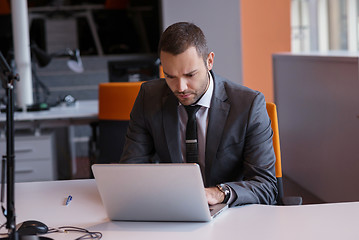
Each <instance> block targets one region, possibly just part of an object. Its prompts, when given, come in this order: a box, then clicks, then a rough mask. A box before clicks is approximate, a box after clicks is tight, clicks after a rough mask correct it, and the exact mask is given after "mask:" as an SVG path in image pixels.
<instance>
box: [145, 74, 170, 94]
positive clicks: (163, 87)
mask: <svg viewBox="0 0 359 240" xmlns="http://www.w3.org/2000/svg"><path fill="white" fill-rule="evenodd" d="M141 90H142V91H144V92H145V94H146V95H147V96H149V95H150V96H152V95H154V96H160V95H167V94H168V93H169V88H168V86H167V84H166V81H165V79H163V78H160V79H154V80H149V81H146V82H144V83H143V84H142V86H141Z"/></svg>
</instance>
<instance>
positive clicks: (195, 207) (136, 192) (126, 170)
mask: <svg viewBox="0 0 359 240" xmlns="http://www.w3.org/2000/svg"><path fill="white" fill-rule="evenodd" d="M92 171H93V174H94V176H95V180H96V184H97V188H98V190H99V193H100V195H101V198H102V202H103V204H104V206H105V209H106V211H107V215H108V217H109V218H110V219H111V220H120V221H193V222H197V221H199V222H205V221H210V220H211V219H212V218H213V217H215V216H217V215H218V214H219V213H221V212H223V210H225V209H227V208H228V206H227V205H226V204H218V205H215V206H208V203H207V199H206V195H205V191H204V186H203V181H202V177H201V171H200V168H199V166H198V165H197V164H94V165H92Z"/></svg>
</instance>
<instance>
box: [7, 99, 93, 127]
mask: <svg viewBox="0 0 359 240" xmlns="http://www.w3.org/2000/svg"><path fill="white" fill-rule="evenodd" d="M97 116H98V100H81V101H77V102H76V103H75V105H73V106H56V107H52V108H50V109H49V110H45V111H37V112H15V113H14V120H15V123H16V124H15V128H16V127H17V126H18V125H20V124H21V123H22V122H40V124H43V123H46V122H47V121H51V122H54V121H57V120H59V121H60V122H61V123H62V124H61V125H64V126H66V125H70V124H73V123H74V122H73V121H76V120H82V119H83V120H86V119H89V120H97ZM5 121H6V114H5V113H1V114H0V123H1V124H3V123H4V122H5ZM75 124H76V122H75ZM20 127H21V125H20ZM40 127H42V128H44V127H48V125H46V126H40Z"/></svg>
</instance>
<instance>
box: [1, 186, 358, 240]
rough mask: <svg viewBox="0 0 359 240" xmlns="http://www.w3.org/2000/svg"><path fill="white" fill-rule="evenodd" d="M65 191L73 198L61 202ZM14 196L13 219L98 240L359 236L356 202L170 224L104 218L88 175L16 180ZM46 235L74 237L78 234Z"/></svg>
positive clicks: (255, 208) (263, 209)
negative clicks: (83, 232) (96, 235)
mask: <svg viewBox="0 0 359 240" xmlns="http://www.w3.org/2000/svg"><path fill="white" fill-rule="evenodd" d="M115 189H116V187H115V186H114V190H115ZM69 194H71V195H72V196H73V200H72V201H71V203H70V204H69V205H68V206H64V201H65V198H66V197H67V196H68V195H69ZM15 197H16V199H15V204H16V214H17V220H16V222H17V223H19V222H22V221H24V220H30V219H35V220H39V221H42V222H44V223H45V224H47V225H48V226H49V227H59V226H64V225H73V226H77V227H85V228H87V229H89V230H92V231H100V232H102V234H103V239H134V240H137V239H138V240H143V239H171V240H180V239H181V240H183V239H196V240H200V239H204V240H211V239H213V240H218V239H251V240H252V239H258V240H259V239H260V240H264V239H265V240H271V239H273V240H281V239H291V240H293V239H294V240H296V239H298V240H299V239H300V240H303V239H304V240H311V239H313V240H314V239H315V240H318V239H333V240H334V239H335V240H337V239H359V227H358V223H359V202H352V203H338V204H322V205H303V206H287V207H283V206H264V205H248V206H242V207H236V208H231V209H229V210H227V211H225V212H224V213H223V214H222V215H220V216H218V217H217V218H216V219H214V220H213V221H212V222H209V223H183V222H172V223H171V222H111V221H109V220H108V219H107V217H106V213H105V210H104V208H103V206H102V203H101V199H100V196H99V194H98V191H97V188H96V184H95V181H94V180H70V181H55V182H35V183H17V184H16V185H15ZM1 222H4V217H3V216H1ZM46 236H49V237H52V238H54V239H74V238H75V237H76V236H79V235H77V234H75V233H68V234H65V233H56V234H48V235H46Z"/></svg>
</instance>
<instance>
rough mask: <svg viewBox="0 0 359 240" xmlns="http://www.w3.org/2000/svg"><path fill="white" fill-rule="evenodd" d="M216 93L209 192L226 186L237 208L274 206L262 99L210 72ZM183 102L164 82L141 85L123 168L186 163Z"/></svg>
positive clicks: (210, 125) (210, 122)
mask: <svg viewBox="0 0 359 240" xmlns="http://www.w3.org/2000/svg"><path fill="white" fill-rule="evenodd" d="M211 74H212V76H213V80H214V92H213V96H212V100H211V106H210V109H209V113H208V116H209V120H208V130H207V138H206V156H205V176H203V177H204V180H205V181H204V182H205V185H206V187H210V186H215V185H216V184H220V183H226V184H227V185H229V186H230V187H231V188H232V189H233V190H234V191H235V192H236V194H237V199H236V200H235V201H234V202H233V203H232V205H241V204H249V203H263V204H274V203H275V201H276V196H277V185H276V177H275V168H274V163H275V155H274V151H273V144H272V134H273V132H272V129H271V125H270V119H269V117H268V114H267V111H266V105H265V100H264V96H263V94H261V93H260V92H257V91H254V90H251V89H249V88H246V87H244V86H241V85H239V84H236V83H233V82H231V81H228V80H226V79H223V78H221V77H219V76H217V75H215V74H214V73H213V72H211ZM177 107H178V101H177V98H176V97H175V96H174V94H173V93H172V92H171V90H170V89H169V88H168V86H167V84H166V82H165V80H164V79H159V80H152V81H149V82H146V83H143V84H142V87H141V90H140V92H139V94H138V96H137V99H136V102H135V104H134V107H133V109H132V112H131V120H130V123H129V128H128V131H127V135H126V143H125V147H124V152H123V154H122V157H121V160H120V162H121V163H151V162H160V163H181V162H182V159H181V147H180V137H179V116H178V111H177Z"/></svg>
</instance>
